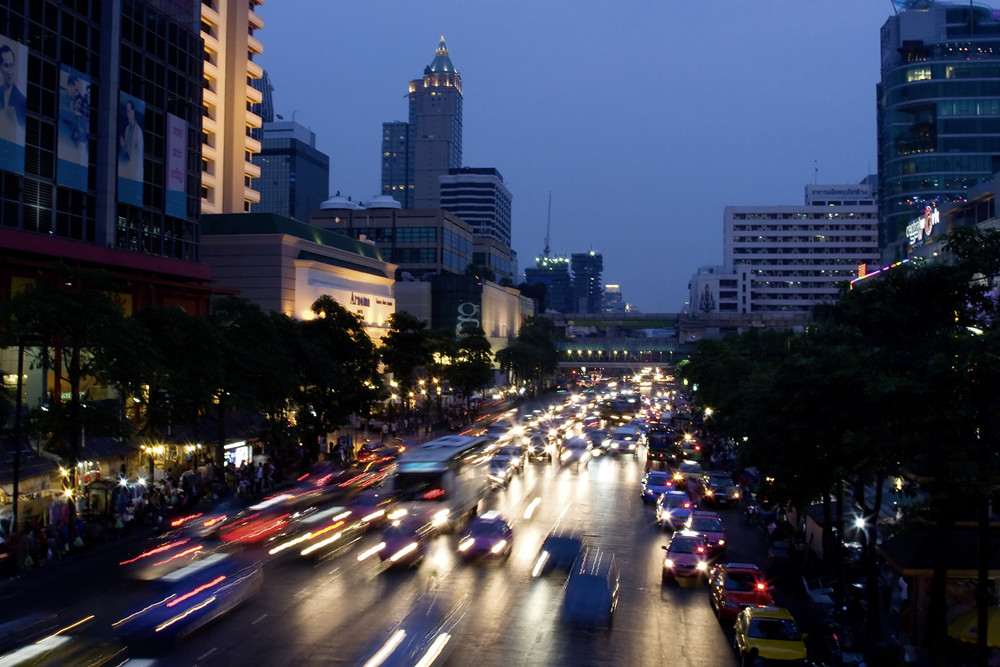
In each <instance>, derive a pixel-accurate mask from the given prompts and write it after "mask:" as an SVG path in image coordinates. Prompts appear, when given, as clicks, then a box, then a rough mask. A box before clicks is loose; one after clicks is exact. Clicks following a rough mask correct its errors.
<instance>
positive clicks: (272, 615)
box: [0, 452, 792, 667]
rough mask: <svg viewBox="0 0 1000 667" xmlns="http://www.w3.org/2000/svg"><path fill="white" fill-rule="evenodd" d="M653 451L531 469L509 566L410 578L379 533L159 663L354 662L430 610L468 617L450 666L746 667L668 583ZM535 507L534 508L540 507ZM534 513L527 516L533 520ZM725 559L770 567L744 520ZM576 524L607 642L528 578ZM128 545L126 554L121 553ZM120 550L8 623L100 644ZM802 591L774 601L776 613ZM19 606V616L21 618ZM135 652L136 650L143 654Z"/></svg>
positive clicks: (20, 604)
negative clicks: (562, 530) (84, 636)
mask: <svg viewBox="0 0 1000 667" xmlns="http://www.w3.org/2000/svg"><path fill="white" fill-rule="evenodd" d="M642 474H643V460H642V452H640V458H639V459H638V460H636V459H633V458H631V457H624V458H620V459H619V458H611V457H607V456H604V457H599V458H597V459H594V460H592V461H591V462H590V465H589V466H588V467H586V468H585V469H582V470H575V469H573V468H562V467H560V466H559V465H558V464H547V463H533V464H530V465H529V466H528V468H527V469H526V470H525V472H524V473H523V474H521V475H518V476H516V477H515V479H514V481H513V482H512V483H511V485H510V486H509V487H508V488H507V489H499V490H496V491H494V492H492V494H491V495H490V496H489V498H488V499H487V509H496V510H498V511H500V512H501V513H502V514H504V515H505V516H506V517H507V518H508V519H510V520H511V521H512V522H513V524H514V526H513V527H514V548H513V553H512V554H511V556H510V558H509V559H508V560H506V561H505V562H499V563H470V564H465V563H461V562H459V560H458V559H457V557H456V554H457V550H456V546H457V541H458V537H457V535H454V534H443V535H439V536H437V537H435V538H434V539H433V541H432V544H431V547H430V550H429V552H428V555H427V557H426V558H425V559H424V561H423V562H422V563H421V564H420V565H419V567H417V568H415V569H413V570H409V571H402V572H398V571H388V570H386V569H385V568H384V567H383V566H382V564H381V563H379V561H378V559H377V558H368V559H365V560H363V561H359V560H358V558H357V555H358V554H359V553H361V552H362V551H363V550H364V549H365V548H367V546H370V545H371V543H372V542H373V540H375V539H376V536H374V535H372V536H366V537H365V538H363V539H362V540H361V542H359V543H358V544H356V545H355V546H354V547H353V548H352V549H351V551H349V552H347V553H344V554H341V555H340V556H338V557H336V558H333V559H329V560H326V561H323V562H321V563H319V564H307V563H302V562H282V563H268V564H267V567H266V570H265V576H264V586H263V589H262V591H261V592H260V593H259V594H258V595H257V596H256V597H255V598H253V599H251V600H250V601H249V602H247V603H246V604H244V605H243V606H242V607H240V608H238V609H237V610H236V611H234V612H233V613H231V614H230V615H228V616H227V617H225V618H223V619H221V620H219V621H218V622H216V623H214V624H212V625H210V626H208V627H206V628H203V629H202V630H200V631H198V632H197V633H196V634H194V635H192V636H190V637H187V638H185V639H184V640H182V641H181V642H180V643H179V644H178V645H175V646H173V647H170V648H169V649H168V650H166V651H157V652H156V655H149V656H144V657H151V658H153V657H155V658H156V662H155V664H157V665H160V664H163V665H218V664H226V665H228V664H233V665H236V664H259V665H275V666H277V665H296V666H307V665H340V664H344V665H353V664H363V662H364V659H365V658H364V657H365V656H370V655H371V654H372V653H373V651H374V650H376V649H377V648H378V646H380V645H381V644H382V643H384V642H385V641H386V640H388V639H389V638H390V637H391V636H392V633H393V632H394V629H395V628H396V627H397V625H398V624H399V622H400V621H401V620H402V619H404V618H405V617H407V616H408V615H411V614H413V612H414V611H415V610H417V611H419V610H420V609H422V608H423V607H424V606H426V605H427V604H428V602H429V601H432V600H433V601H435V604H436V605H437V606H438V607H439V608H441V609H446V610H451V609H455V610H457V611H459V612H462V613H461V614H459V616H460V618H461V620H460V622H459V623H458V624H457V625H456V627H455V631H454V632H453V633H452V637H451V640H450V646H449V647H448V648H449V649H450V654H449V655H450V657H449V660H448V663H447V664H449V665H475V666H476V667H486V666H488V665H650V666H654V665H655V666H659V665H663V664H671V665H713V666H715V665H735V664H736V663H737V660H736V657H735V655H734V653H733V650H732V648H731V645H732V630H731V628H729V627H724V626H723V625H722V624H720V623H719V621H718V620H717V619H716V618H715V616H714V614H713V613H712V610H711V607H710V605H709V602H708V590H707V588H706V587H705V586H704V585H700V586H697V587H691V588H685V587H682V588H678V587H676V586H673V585H667V586H662V585H661V583H660V571H661V563H662V558H663V551H662V550H661V549H660V547H661V545H663V544H664V543H665V542H666V538H667V534H666V533H664V532H661V531H660V530H659V529H658V528H657V526H656V524H655V521H654V509H653V506H652V505H649V504H644V503H643V502H642V500H641V498H640V496H639V483H640V480H641V478H642ZM536 501H537V502H536ZM529 506H532V507H533V512H532V513H531V514H530V518H528V517H526V510H527V509H528V508H529ZM721 514H722V515H723V521H724V523H725V525H726V527H727V530H728V531H729V545H730V547H729V548H730V551H729V554H728V556H727V560H730V561H741V562H747V561H749V562H757V563H759V564H763V559H764V556H765V553H766V551H765V549H766V547H765V543H764V539H763V537H762V536H761V535H760V533H759V532H757V531H756V530H755V529H752V528H750V527H749V526H747V525H746V524H745V522H744V521H743V517H742V513H741V512H740V511H739V510H736V509H734V510H723V511H722V512H721ZM556 525H559V526H563V527H574V528H577V529H578V530H580V531H581V532H582V533H583V534H585V535H586V536H587V537H588V539H589V540H590V541H591V542H592V543H593V544H594V545H598V546H601V547H603V548H605V549H609V550H611V551H613V552H614V553H615V554H616V556H617V558H618V560H619V564H620V566H621V585H622V587H621V593H620V600H619V606H618V610H617V612H616V615H615V620H614V625H613V628H612V629H611V630H610V631H605V630H600V631H584V630H576V629H573V628H568V627H566V626H565V625H563V624H562V623H561V622H560V620H559V614H558V612H559V606H560V604H561V601H562V595H563V583H564V580H563V579H562V578H560V577H559V576H558V575H552V576H550V577H547V578H541V579H534V578H532V577H531V568H532V565H533V563H534V560H535V557H536V555H537V553H538V550H539V546H540V545H541V542H542V540H543V539H544V537H545V535H546V534H547V533H548V532H549V531H550V530H551V529H552V528H553V527H555V526H556ZM123 548H124V547H123ZM115 561H116V557H115V554H114V548H113V547H112V548H109V550H108V552H107V553H105V554H95V555H92V556H91V557H88V558H87V559H86V560H85V561H82V562H81V563H79V564H69V565H68V566H65V567H63V566H61V567H60V568H59V570H58V573H55V574H52V575H50V576H46V573H40V574H41V575H42V576H38V577H36V578H35V579H34V580H33V581H32V582H31V585H30V586H26V585H20V582H14V584H12V585H9V586H7V587H6V588H4V589H3V590H2V591H0V604H2V606H3V608H4V609H6V610H11V611H10V612H8V613H4V614H3V618H4V620H6V619H8V618H10V617H11V613H17V614H22V615H23V614H27V613H29V612H30V611H32V610H36V611H39V612H54V613H58V615H59V619H60V621H61V622H64V621H65V620H69V619H73V618H83V617H86V616H89V615H91V614H93V615H94V616H95V619H94V620H93V621H92V622H91V623H90V625H89V627H88V629H87V632H88V633H92V634H95V635H99V634H101V633H102V632H103V631H104V629H106V628H107V624H108V623H110V621H111V620H112V617H115V615H116V614H120V613H122V610H123V609H124V608H126V607H127V603H128V602H130V601H132V599H133V598H132V596H134V595H135V592H134V588H133V587H132V586H131V585H128V584H125V583H122V582H120V581H119V579H118V573H117V572H116V567H117V566H116V563H115ZM786 595H787V596H789V597H790V596H791V595H792V593H791V592H790V591H789V592H787V593H785V592H783V591H780V590H779V591H777V592H776V598H777V599H778V602H779V603H781V602H782V598H783V597H786ZM14 610H16V612H14ZM138 653H139V652H138V651H132V652H130V655H137V654H138Z"/></svg>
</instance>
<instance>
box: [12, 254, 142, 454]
mask: <svg viewBox="0 0 1000 667" xmlns="http://www.w3.org/2000/svg"><path fill="white" fill-rule="evenodd" d="M117 291H118V288H117V286H116V285H115V283H114V281H113V280H112V279H111V276H110V274H108V273H107V272H104V271H94V270H83V269H69V268H67V267H66V266H65V265H61V264H56V265H54V266H53V267H52V270H51V272H50V274H49V275H48V276H46V279H42V280H39V281H38V283H37V284H36V285H35V286H34V287H32V288H31V289H28V290H25V291H24V292H21V293H20V294H17V295H15V296H14V297H12V298H11V299H10V300H9V301H7V302H5V303H4V304H3V308H4V315H5V317H4V320H5V321H7V322H8V329H7V332H6V336H5V337H4V344H5V346H11V345H16V344H17V342H18V340H20V339H21V338H22V337H28V338H30V339H31V340H32V341H37V342H40V347H38V348H35V349H37V358H36V359H35V361H34V363H36V364H42V365H44V366H45V367H46V368H50V369H52V371H53V373H54V378H55V386H54V387H53V392H52V401H51V404H50V406H48V410H49V412H50V414H49V415H47V416H46V418H45V419H44V420H37V419H36V420H35V423H36V424H42V425H44V427H45V428H46V429H47V430H46V432H45V437H46V438H47V440H48V446H49V448H50V451H53V452H54V453H57V454H59V455H61V456H64V457H66V458H68V459H69V460H71V461H72V462H73V463H74V464H75V463H76V462H78V461H79V459H80V453H81V446H82V442H83V433H84V428H85V423H84V419H85V416H84V414H83V409H82V408H83V401H84V396H83V392H82V390H81V386H82V382H83V380H84V378H87V377H94V376H96V375H97V369H96V366H95V362H94V360H95V358H97V357H98V356H100V352H99V349H100V348H101V346H102V345H104V342H105V341H106V340H108V339H110V338H112V336H110V335H109V332H111V331H114V330H115V329H116V328H118V327H120V326H121V325H122V321H123V312H122V309H121V308H120V307H119V306H118V304H117V303H116V302H115V301H114V299H113V298H112V297H111V296H110V295H112V294H114V293H116V292H117ZM64 383H65V384H67V385H68V386H69V397H68V400H67V402H66V403H65V404H64V403H63V401H62V385H63V384H64ZM95 426H96V425H95ZM102 435H103V433H102Z"/></svg>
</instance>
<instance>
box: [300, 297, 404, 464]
mask: <svg viewBox="0 0 1000 667" xmlns="http://www.w3.org/2000/svg"><path fill="white" fill-rule="evenodd" d="M312 312H313V313H315V314H316V317H315V318H314V319H311V320H305V321H303V322H300V323H299V326H298V329H299V335H298V336H297V338H296V339H295V341H293V356H294V359H295V367H296V370H297V372H298V376H299V380H298V382H299V389H298V391H297V395H296V404H297V408H298V418H299V425H300V427H301V429H302V433H303V444H304V446H305V448H306V455H307V458H308V459H309V460H316V458H317V457H318V454H319V440H320V439H321V438H323V437H326V435H327V434H328V433H331V432H333V431H335V430H337V429H338V428H340V427H341V426H343V425H344V424H347V423H348V422H349V421H350V418H351V415H352V414H368V412H369V411H370V410H371V407H372V405H374V403H375V402H376V401H377V400H378V399H379V398H380V397H381V396H382V395H384V392H383V391H382V381H381V376H380V375H379V372H378V364H379V362H378V353H377V350H376V348H375V344H374V343H373V342H372V340H371V338H369V337H368V334H367V333H366V332H365V328H364V323H363V322H362V321H361V318H360V317H358V316H357V315H355V314H354V313H352V312H350V311H348V310H346V309H345V308H344V307H343V306H341V305H340V304H339V303H337V302H336V301H335V300H334V299H333V298H332V297H330V296H322V297H320V298H319V299H317V300H316V302H315V303H314V304H313V305H312Z"/></svg>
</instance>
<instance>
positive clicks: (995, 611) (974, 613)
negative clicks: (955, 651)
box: [948, 607, 1000, 648]
mask: <svg viewBox="0 0 1000 667" xmlns="http://www.w3.org/2000/svg"><path fill="white" fill-rule="evenodd" d="M986 618H987V621H988V622H987V628H988V631H987V633H986V643H987V644H988V645H990V646H995V647H997V648H1000V607H990V608H989V609H988V610H987V614H986ZM948 636H949V637H954V638H955V639H960V640H962V641H963V642H969V643H972V644H975V643H976V639H977V637H978V636H979V618H978V610H976V609H972V610H969V611H967V612H965V613H964V614H962V615H961V616H959V617H958V618H956V619H955V620H954V621H952V622H951V623H949V624H948Z"/></svg>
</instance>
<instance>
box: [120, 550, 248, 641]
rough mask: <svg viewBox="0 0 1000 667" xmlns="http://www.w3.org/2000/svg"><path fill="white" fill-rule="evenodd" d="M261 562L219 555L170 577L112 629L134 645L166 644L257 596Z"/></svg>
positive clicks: (151, 589) (151, 588)
mask: <svg viewBox="0 0 1000 667" xmlns="http://www.w3.org/2000/svg"><path fill="white" fill-rule="evenodd" d="M262 580H263V565H262V564H261V562H260V561H259V560H254V559H248V558H245V557H244V556H243V555H242V554H231V553H230V554H226V553H215V554H212V555H210V556H208V557H207V558H203V559H201V560H198V561H195V562H193V563H190V564H188V565H186V566H184V567H182V568H180V569H178V570H174V571H173V572H169V573H167V574H165V575H163V576H162V577H160V578H158V579H157V580H155V581H154V582H151V583H150V585H149V586H148V587H146V588H145V589H144V590H143V593H144V594H143V595H142V596H141V598H140V599H139V601H138V602H137V603H136V605H135V606H136V608H135V610H134V611H133V613H130V614H128V615H126V616H124V617H123V618H121V619H120V620H118V621H116V622H114V623H112V624H111V628H112V632H113V633H114V634H115V635H116V636H118V637H119V638H121V639H123V640H125V641H127V642H128V643H129V644H130V645H136V644H137V645H149V646H151V645H161V644H166V643H168V642H172V641H175V640H178V639H180V638H181V637H184V636H186V635H188V634H190V633H192V632H194V631H195V630H197V629H198V628H200V627H202V626H204V625H206V624H208V623H210V622H211V621H214V620H215V619H217V618H219V617H220V616H223V615H224V614H226V613H228V612H230V611H232V610H233V609H235V608H236V607H237V606H239V605H241V604H243V603H244V602H246V601H247V600H248V599H250V598H251V597H252V596H254V595H256V594H257V592H258V591H259V590H260V588H261V582H262Z"/></svg>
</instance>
